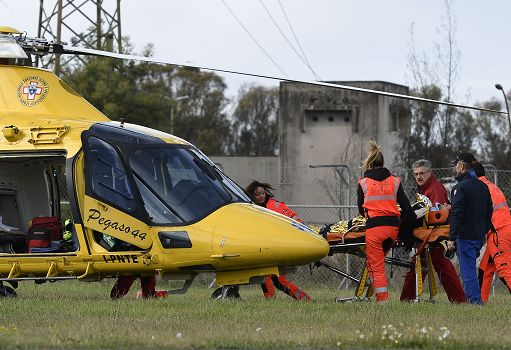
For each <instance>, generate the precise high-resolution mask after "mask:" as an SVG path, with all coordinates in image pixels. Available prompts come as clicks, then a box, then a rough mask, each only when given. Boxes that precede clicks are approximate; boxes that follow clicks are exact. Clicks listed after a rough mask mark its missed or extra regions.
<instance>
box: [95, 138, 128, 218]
mask: <svg viewBox="0 0 511 350" xmlns="http://www.w3.org/2000/svg"><path fill="white" fill-rule="evenodd" d="M88 144H89V151H90V161H89V165H90V168H91V177H92V190H93V191H94V193H95V194H96V195H97V196H98V197H100V199H105V200H107V201H108V202H111V203H113V204H115V205H116V206H118V207H119V208H121V209H123V210H126V211H128V212H133V211H134V210H135V208H136V200H135V197H134V196H133V191H132V189H131V188H130V184H129V182H128V177H127V173H126V169H125V168H124V165H123V163H122V161H121V159H120V157H119V155H118V153H117V152H116V150H115V148H114V147H113V146H111V145H110V144H108V143H106V142H104V141H102V140H100V139H98V138H96V137H89V139H88Z"/></svg>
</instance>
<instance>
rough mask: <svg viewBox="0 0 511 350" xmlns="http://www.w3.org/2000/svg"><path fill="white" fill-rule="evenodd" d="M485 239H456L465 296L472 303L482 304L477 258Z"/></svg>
mask: <svg viewBox="0 0 511 350" xmlns="http://www.w3.org/2000/svg"><path fill="white" fill-rule="evenodd" d="M483 244H484V241H474V240H468V239H459V238H458V239H457V240H456V254H457V255H458V262H459V264H460V273H461V278H462V279H463V289H464V291H465V297H466V298H467V301H468V302H469V303H470V304H482V303H483V302H482V300H481V287H480V286H479V280H478V278H477V269H476V259H477V258H478V257H479V252H480V250H481V248H482V247H483Z"/></svg>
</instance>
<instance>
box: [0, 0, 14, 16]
mask: <svg viewBox="0 0 511 350" xmlns="http://www.w3.org/2000/svg"><path fill="white" fill-rule="evenodd" d="M0 1H2V4H4V6H5V7H6V8H7V9H8V10H9V12H10V13H11V14H14V12H12V10H11V8H10V7H9V6H7V4H6V2H5V1H4V0H0Z"/></svg>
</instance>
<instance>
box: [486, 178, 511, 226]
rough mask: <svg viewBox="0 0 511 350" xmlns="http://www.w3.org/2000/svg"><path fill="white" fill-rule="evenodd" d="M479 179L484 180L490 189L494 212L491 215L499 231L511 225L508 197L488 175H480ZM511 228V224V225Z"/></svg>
mask: <svg viewBox="0 0 511 350" xmlns="http://www.w3.org/2000/svg"><path fill="white" fill-rule="evenodd" d="M479 180H481V181H482V182H484V183H485V184H486V186H488V190H490V196H491V201H492V202H493V214H492V216H491V222H492V224H493V227H495V230H497V232H498V231H499V230H500V229H502V228H504V227H505V226H510V225H511V214H510V213H509V207H508V205H507V202H506V197H504V194H503V193H502V191H501V190H500V188H498V187H497V186H496V185H495V184H494V183H492V182H490V181H489V180H488V179H487V178H486V176H481V177H479ZM510 228H511V226H510Z"/></svg>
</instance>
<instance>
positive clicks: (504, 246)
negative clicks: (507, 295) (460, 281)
mask: <svg viewBox="0 0 511 350" xmlns="http://www.w3.org/2000/svg"><path fill="white" fill-rule="evenodd" d="M490 258H491V259H490ZM479 269H480V270H481V271H482V280H481V281H480V285H481V300H482V301H483V303H486V302H488V299H489V298H490V289H491V285H492V282H493V275H494V273H495V271H497V273H498V275H499V277H500V278H501V279H502V280H503V281H504V282H505V283H506V285H507V287H508V288H509V289H510V292H511V230H510V231H508V230H501V231H500V232H498V233H494V232H490V233H489V234H488V235H487V236H486V250H485V251H484V255H483V258H482V259H481V264H480V265H479Z"/></svg>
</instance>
